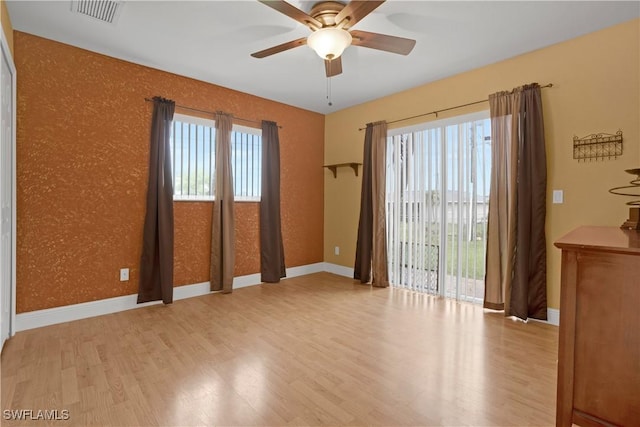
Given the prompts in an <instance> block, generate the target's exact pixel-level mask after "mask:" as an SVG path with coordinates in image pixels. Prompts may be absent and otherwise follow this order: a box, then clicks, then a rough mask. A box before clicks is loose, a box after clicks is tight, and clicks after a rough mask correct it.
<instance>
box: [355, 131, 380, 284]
mask: <svg viewBox="0 0 640 427" xmlns="http://www.w3.org/2000/svg"><path fill="white" fill-rule="evenodd" d="M386 144H387V123H386V122H376V123H369V124H367V128H366V132H365V138H364V153H363V160H362V164H363V165H362V190H361V193H360V220H359V223H358V240H357V243H356V260H355V266H354V274H353V278H354V279H356V280H360V282H361V283H369V282H371V283H372V285H373V286H377V287H387V286H389V274H388V270H387V243H386V234H387V232H386V216H385V185H386V184H385V183H386V179H385V177H386Z"/></svg>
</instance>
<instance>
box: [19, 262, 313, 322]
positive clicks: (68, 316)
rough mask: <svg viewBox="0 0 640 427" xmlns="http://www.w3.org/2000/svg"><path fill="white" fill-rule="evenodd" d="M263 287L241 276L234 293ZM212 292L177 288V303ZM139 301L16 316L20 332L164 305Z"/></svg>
mask: <svg viewBox="0 0 640 427" xmlns="http://www.w3.org/2000/svg"><path fill="white" fill-rule="evenodd" d="M324 267H325V266H324V263H323V262H318V263H315V264H308V265H302V266H299V267H291V268H287V278H290V277H297V276H303V275H305V274H312V273H318V272H321V271H325V270H324ZM260 283H262V282H261V281H260V274H249V275H246V276H238V277H234V278H233V289H239V288H245V287H247V286H254V285H259V284H260ZM210 292H211V291H210V285H209V282H202V283H196V284H193V285H184V286H177V287H175V288H173V300H174V301H178V300H181V299H186V298H192V297H198V296H202V295H206V294H208V293H210ZM137 301H138V295H124V296H121V297H115V298H107V299H102V300H99V301H90V302H83V303H80V304H73V305H65V306H62V307H54V308H47V309H44V310H36V311H30V312H28V313H20V314H17V315H16V332H19V331H25V330H27V329H34V328H40V327H43V326H49V325H55V324H57V323H64V322H71V321H73V320H80V319H86V318H88V317H95V316H102V315H104V314H111V313H117V312H119V311H125V310H131V309H134V308H140V307H146V306H149V305H154V304H161V303H162V301H152V302H147V303H143V304H137Z"/></svg>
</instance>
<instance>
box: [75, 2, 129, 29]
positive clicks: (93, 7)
mask: <svg viewBox="0 0 640 427" xmlns="http://www.w3.org/2000/svg"><path fill="white" fill-rule="evenodd" d="M123 7H124V2H123V1H112V0H71V11H72V12H75V13H79V14H81V15H85V16H88V17H90V18H94V19H97V20H98V21H102V22H106V23H108V24H115V23H116V21H117V20H118V16H120V12H121V10H122V8H123Z"/></svg>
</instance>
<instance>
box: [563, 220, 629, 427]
mask: <svg viewBox="0 0 640 427" xmlns="http://www.w3.org/2000/svg"><path fill="white" fill-rule="evenodd" d="M555 245H556V246H557V247H558V248H560V249H562V279H561V280H562V283H561V286H562V288H561V296H560V297H561V301H560V336H559V349H558V395H557V410H556V411H557V412H556V425H557V426H571V424H572V423H575V424H578V425H581V426H597V425H612V424H613V425H620V426H639V425H640V232H638V231H629V230H621V229H619V228H614V227H580V228H578V229H576V230H574V231H572V232H571V233H569V234H567V235H566V236H564V237H562V238H561V239H560V240H558V241H557V242H555Z"/></svg>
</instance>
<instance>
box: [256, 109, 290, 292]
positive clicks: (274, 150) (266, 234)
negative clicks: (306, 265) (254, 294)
mask: <svg viewBox="0 0 640 427" xmlns="http://www.w3.org/2000/svg"><path fill="white" fill-rule="evenodd" d="M282 277H286V268H285V264H284V244H283V241H282V224H281V219H280V138H279V136H278V125H277V124H276V123H274V122H270V121H266V120H263V121H262V196H261V198H260V280H261V281H262V282H268V283H277V282H279V281H280V278H282Z"/></svg>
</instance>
